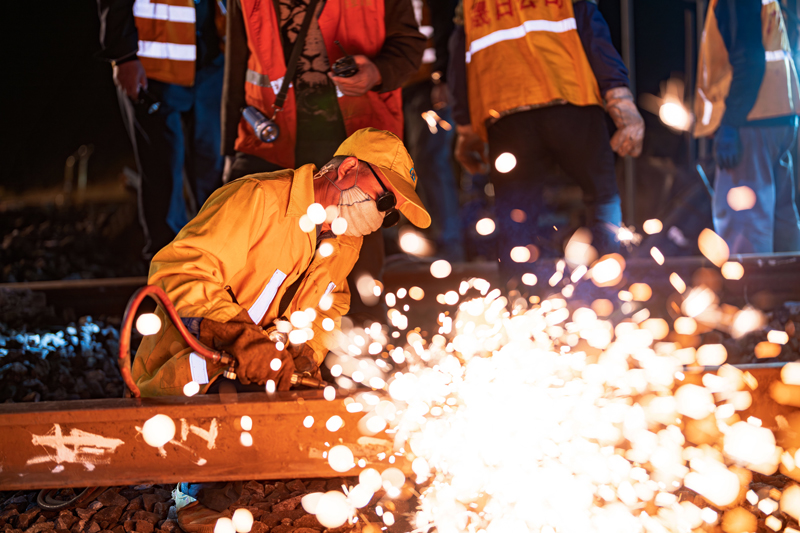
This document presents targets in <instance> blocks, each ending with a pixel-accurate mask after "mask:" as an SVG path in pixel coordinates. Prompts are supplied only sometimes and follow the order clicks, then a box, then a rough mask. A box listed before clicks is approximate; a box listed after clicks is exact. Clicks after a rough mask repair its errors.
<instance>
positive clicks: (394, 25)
mask: <svg viewBox="0 0 800 533" xmlns="http://www.w3.org/2000/svg"><path fill="white" fill-rule="evenodd" d="M384 10H385V12H384V24H385V27H386V39H385V40H384V42H383V47H382V48H381V51H380V52H379V53H378V55H377V56H375V57H372V58H370V60H371V61H372V63H374V64H375V66H376V67H377V68H378V72H379V73H380V77H381V81H380V83H379V84H378V85H376V86H375V87H373V90H376V91H379V92H389V91H393V90H395V89H398V88H399V87H401V86H402V85H403V83H404V82H405V81H406V80H407V79H408V78H409V77H411V76H412V75H413V74H414V73H415V72H417V70H419V67H420V65H421V64H422V53H423V52H424V51H425V43H426V39H425V36H424V35H422V34H421V33H420V32H419V27H418V26H417V19H416V18H414V6H413V5H412V3H411V0H386V1H385V3H384Z"/></svg>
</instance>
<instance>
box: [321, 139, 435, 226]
mask: <svg viewBox="0 0 800 533" xmlns="http://www.w3.org/2000/svg"><path fill="white" fill-rule="evenodd" d="M333 156H334V157H337V156H346V157H351V156H352V157H357V158H358V159H360V160H361V161H366V162H367V163H370V164H371V165H374V166H376V167H378V168H380V169H381V170H382V171H383V174H384V176H386V179H387V180H389V183H391V184H392V188H394V190H395V191H396V192H397V193H398V194H399V195H400V196H402V197H403V198H404V199H405V202H404V203H403V204H402V205H398V206H397V209H399V210H400V212H401V213H403V214H404V215H405V216H406V218H407V219H408V220H409V222H411V223H412V224H414V225H415V226H417V227H418V228H427V227H428V226H430V225H431V216H430V214H428V212H427V211H426V210H425V207H424V206H423V205H422V200H420V199H419V196H417V193H416V190H415V189H416V188H417V173H416V172H415V171H414V161H412V160H411V156H410V155H409V153H408V150H406V147H405V146H404V145H403V141H401V140H400V139H399V138H398V137H397V135H395V134H393V133H391V132H388V131H384V130H378V129H375V128H364V129H360V130H358V131H357V132H355V133H353V134H352V135H351V136H350V137H348V138H347V139H346V140H345V141H344V142H343V143H342V144H341V145H339V148H338V149H337V150H336V153H335V154H333ZM398 203H399V202H398Z"/></svg>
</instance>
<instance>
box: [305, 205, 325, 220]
mask: <svg viewBox="0 0 800 533" xmlns="http://www.w3.org/2000/svg"><path fill="white" fill-rule="evenodd" d="M306 215H308V218H309V219H310V220H311V222H312V223H313V224H322V223H324V222H325V218H326V217H327V213H326V212H325V208H324V207H322V204H317V203H313V204H311V205H310V206H308V209H307V210H306Z"/></svg>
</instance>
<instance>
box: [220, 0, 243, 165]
mask: <svg viewBox="0 0 800 533" xmlns="http://www.w3.org/2000/svg"><path fill="white" fill-rule="evenodd" d="M226 30H227V31H226V34H227V41H226V43H225V79H224V83H223V85H222V111H221V112H222V147H221V152H222V155H226V156H233V155H234V154H235V153H236V152H235V150H234V149H233V146H234V144H235V143H236V137H237V135H238V132H239V119H240V117H241V116H242V115H241V110H242V108H243V107H244V106H245V99H244V84H245V79H246V77H247V59H248V56H249V55H250V53H249V49H248V48H247V31H246V29H245V25H244V16H243V15H242V6H241V5H240V4H239V0H229V1H228V17H227V22H226Z"/></svg>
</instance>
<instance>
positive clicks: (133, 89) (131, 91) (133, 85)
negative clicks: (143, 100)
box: [114, 59, 147, 101]
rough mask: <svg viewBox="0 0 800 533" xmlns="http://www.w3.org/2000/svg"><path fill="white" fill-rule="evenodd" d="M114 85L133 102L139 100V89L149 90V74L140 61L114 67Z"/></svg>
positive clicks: (135, 60) (136, 60)
mask: <svg viewBox="0 0 800 533" xmlns="http://www.w3.org/2000/svg"><path fill="white" fill-rule="evenodd" d="M114 83H115V84H116V85H117V87H119V88H121V89H122V90H123V91H125V94H127V95H128V98H130V99H131V100H134V101H136V100H138V99H139V88H140V87H144V88H145V89H147V74H146V73H145V71H144V67H143V66H142V62H141V61H139V60H138V59H134V60H133V61H126V62H125V63H122V64H115V65H114Z"/></svg>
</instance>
